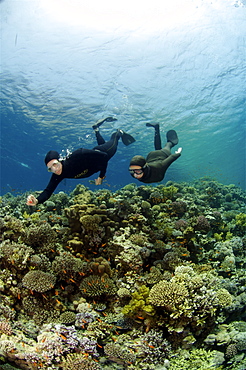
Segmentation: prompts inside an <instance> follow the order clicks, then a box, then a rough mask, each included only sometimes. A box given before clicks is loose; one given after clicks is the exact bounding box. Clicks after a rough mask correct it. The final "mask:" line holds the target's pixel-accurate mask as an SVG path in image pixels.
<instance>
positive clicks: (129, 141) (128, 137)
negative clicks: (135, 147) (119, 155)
mask: <svg viewBox="0 0 246 370" xmlns="http://www.w3.org/2000/svg"><path fill="white" fill-rule="evenodd" d="M120 133H121V140H122V142H123V144H124V145H126V146H128V145H130V144H132V143H134V141H136V140H135V139H134V137H133V136H131V135H130V134H127V133H126V132H124V131H122V130H120Z"/></svg>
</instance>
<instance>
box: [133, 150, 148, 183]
mask: <svg viewBox="0 0 246 370" xmlns="http://www.w3.org/2000/svg"><path fill="white" fill-rule="evenodd" d="M146 166H147V164H146V160H145V158H144V157H142V156H141V155H135V156H134V157H132V159H131V161H130V166H129V172H130V174H131V176H132V177H134V178H135V179H141V178H142V177H143V175H144V169H145V168H146Z"/></svg>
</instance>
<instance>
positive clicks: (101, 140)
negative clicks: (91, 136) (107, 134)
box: [94, 128, 105, 145]
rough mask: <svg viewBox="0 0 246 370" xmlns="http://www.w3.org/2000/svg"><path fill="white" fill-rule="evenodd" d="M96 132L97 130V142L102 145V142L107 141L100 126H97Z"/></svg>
mask: <svg viewBox="0 0 246 370" xmlns="http://www.w3.org/2000/svg"><path fill="white" fill-rule="evenodd" d="M94 132H95V135H96V139H97V144H98V145H102V144H104V143H105V140H104V138H103V137H102V135H101V134H100V132H99V129H98V128H96V129H95V130H94Z"/></svg>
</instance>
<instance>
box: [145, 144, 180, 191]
mask: <svg viewBox="0 0 246 370" xmlns="http://www.w3.org/2000/svg"><path fill="white" fill-rule="evenodd" d="M178 157H180V153H177V154H176V153H175V154H171V152H170V150H168V148H167V147H165V148H163V149H161V150H155V151H153V152H150V153H149V154H148V156H147V158H146V163H147V165H146V167H145V168H144V170H143V171H144V174H143V176H142V177H141V179H138V180H139V181H141V182H144V183H146V184H150V183H152V182H160V181H162V180H163V179H164V176H165V173H166V170H167V169H168V167H169V166H170V164H172V163H173V162H174V161H176V159H178Z"/></svg>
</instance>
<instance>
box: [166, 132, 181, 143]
mask: <svg viewBox="0 0 246 370" xmlns="http://www.w3.org/2000/svg"><path fill="white" fill-rule="evenodd" d="M167 142H170V143H172V146H174V145H177V144H178V142H179V139H178V135H177V132H176V131H175V130H169V131H167Z"/></svg>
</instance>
